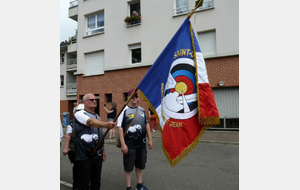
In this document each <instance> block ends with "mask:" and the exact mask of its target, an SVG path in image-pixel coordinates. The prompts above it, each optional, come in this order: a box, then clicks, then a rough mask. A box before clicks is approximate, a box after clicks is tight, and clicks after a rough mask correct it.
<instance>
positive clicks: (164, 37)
mask: <svg viewBox="0 0 300 190" xmlns="http://www.w3.org/2000/svg"><path fill="white" fill-rule="evenodd" d="M194 6H195V1H194V0H151V1H145V0H144V1H142V0H131V1H130V0H114V1H111V0H71V2H70V8H69V18H70V19H73V20H75V21H77V23H78V25H77V26H78V27H77V36H76V42H75V41H74V42H71V43H70V44H67V45H65V46H62V44H61V52H60V54H61V67H60V69H61V73H60V74H61V95H60V100H61V113H62V112H71V111H70V110H72V109H73V107H72V106H73V105H72V104H73V102H74V101H77V100H79V99H81V98H82V96H83V95H84V94H86V93H88V92H92V93H94V94H95V95H96V97H97V98H99V101H98V105H99V106H98V108H99V109H97V113H99V115H100V117H101V118H102V119H103V120H105V119H106V114H105V112H104V111H103V104H104V103H107V102H111V101H115V102H116V103H117V104H118V105H119V109H120V108H121V107H122V104H123V103H124V102H125V100H126V92H127V91H128V90H129V89H131V88H136V86H137V85H138V84H139V82H140V81H141V79H142V78H143V76H144V75H145V73H146V72H147V70H148V69H149V68H150V67H151V65H152V64H153V63H154V62H155V60H156V59H157V57H158V56H159V55H160V53H161V52H162V51H163V49H164V48H165V46H166V45H167V44H168V42H169V41H170V40H171V38H172V37H173V35H174V34H175V33H176V31H177V30H178V29H179V27H180V26H181V24H182V23H183V21H184V20H185V19H186V17H187V14H188V12H189V11H190V10H192V9H193V8H194ZM134 11H135V12H137V14H140V15H141V20H140V21H138V22H136V23H130V24H128V23H125V22H124V19H125V17H127V16H131V15H132V14H133V12H134ZM190 21H191V23H192V26H193V30H194V32H195V34H196V35H197V39H198V43H199V45H200V48H201V51H202V53H203V55H204V59H205V62H206V66H207V71H208V77H209V82H210V85H211V87H212V89H213V92H214V95H215V100H216V103H217V107H218V110H219V113H220V119H221V124H220V125H219V126H215V127H214V128H215V129H219V128H221V129H224V128H225V129H235V130H236V129H238V122H239V121H238V118H239V74H238V71H239V1H238V0H226V1H224V0H204V3H203V6H202V7H200V8H198V9H197V10H196V11H195V13H194V14H193V16H192V17H191V18H190ZM141 105H142V106H144V107H145V104H143V103H141ZM145 109H147V108H146V107H145ZM70 116H71V117H70V118H72V114H71V113H70Z"/></svg>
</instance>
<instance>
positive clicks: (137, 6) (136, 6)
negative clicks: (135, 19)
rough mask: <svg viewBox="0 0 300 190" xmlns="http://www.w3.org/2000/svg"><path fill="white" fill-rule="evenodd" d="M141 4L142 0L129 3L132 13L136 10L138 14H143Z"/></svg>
mask: <svg viewBox="0 0 300 190" xmlns="http://www.w3.org/2000/svg"><path fill="white" fill-rule="evenodd" d="M140 5H141V3H140V1H137V2H135V3H131V4H129V6H130V15H131V14H132V13H133V11H136V12H137V13H138V14H141V6H140Z"/></svg>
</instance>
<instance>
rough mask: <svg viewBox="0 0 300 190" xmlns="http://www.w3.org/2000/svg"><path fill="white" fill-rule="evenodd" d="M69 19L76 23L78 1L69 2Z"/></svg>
mask: <svg viewBox="0 0 300 190" xmlns="http://www.w3.org/2000/svg"><path fill="white" fill-rule="evenodd" d="M69 18H71V19H73V20H75V21H78V0H71V1H70V7H69Z"/></svg>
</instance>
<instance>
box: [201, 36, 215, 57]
mask: <svg viewBox="0 0 300 190" xmlns="http://www.w3.org/2000/svg"><path fill="white" fill-rule="evenodd" d="M198 43H199V46H200V49H201V52H202V54H203V56H208V55H215V54H217V51H216V32H215V31H208V32H202V33H199V34H198Z"/></svg>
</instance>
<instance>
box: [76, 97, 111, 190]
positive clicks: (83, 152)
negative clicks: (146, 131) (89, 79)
mask: <svg viewBox="0 0 300 190" xmlns="http://www.w3.org/2000/svg"><path fill="white" fill-rule="evenodd" d="M82 101H83V105H84V109H83V110H80V111H78V112H76V113H75V116H74V127H75V131H76V138H75V140H74V144H75V159H74V173H73V178H74V183H73V189H80V190H82V189H91V190H99V189H100V186H101V170H102V162H104V161H105V160H106V154H105V151H104V143H103V142H102V143H101V144H100V146H99V147H98V148H97V150H96V152H95V154H94V155H91V153H92V152H93V150H94V149H95V147H96V145H97V144H98V142H99V141H100V139H102V137H103V132H102V128H103V127H105V128H107V129H112V128H113V127H114V126H115V123H114V122H105V121H101V119H100V117H99V115H98V114H96V113H95V108H96V107H97V99H96V97H95V95H94V94H92V93H88V94H86V95H84V96H83V98H82ZM79 105H80V104H79Z"/></svg>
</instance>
